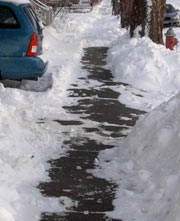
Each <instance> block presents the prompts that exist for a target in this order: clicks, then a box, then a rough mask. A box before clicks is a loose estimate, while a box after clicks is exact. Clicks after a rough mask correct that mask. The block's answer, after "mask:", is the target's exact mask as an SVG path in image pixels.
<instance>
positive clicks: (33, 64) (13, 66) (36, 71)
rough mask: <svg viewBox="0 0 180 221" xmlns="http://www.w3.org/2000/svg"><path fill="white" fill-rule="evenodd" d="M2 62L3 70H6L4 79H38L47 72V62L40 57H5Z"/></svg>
mask: <svg viewBox="0 0 180 221" xmlns="http://www.w3.org/2000/svg"><path fill="white" fill-rule="evenodd" d="M0 60H1V62H2V63H1V68H2V70H6V71H5V72H4V73H3V74H4V75H3V79H14V80H18V79H36V78H37V77H41V76H42V74H43V73H44V72H45V71H46V70H47V62H44V61H43V60H42V59H41V58H40V57H19V58H18V57H16V58H14V57H3V58H1V59H0ZM17 65H18V68H17Z"/></svg>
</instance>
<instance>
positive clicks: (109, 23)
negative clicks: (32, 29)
mask: <svg viewBox="0 0 180 221" xmlns="http://www.w3.org/2000/svg"><path fill="white" fill-rule="evenodd" d="M169 2H173V3H174V5H175V6H177V7H179V8H180V3H179V2H178V0H169ZM165 31H166V30H165ZM175 31H176V33H177V37H179V39H180V30H179V28H176V29H175ZM88 46H89V47H90V46H109V47H110V50H109V55H108V60H107V61H108V65H107V66H108V67H110V68H111V69H112V71H113V73H114V76H115V80H118V81H123V82H126V83H129V84H130V86H129V87H128V90H127V89H126V88H124V87H123V86H122V87H120V88H117V90H118V91H119V92H121V96H120V97H119V99H120V101H121V102H124V103H126V104H127V105H128V106H132V107H134V108H140V109H142V110H147V111H149V112H150V111H151V112H150V113H149V114H147V115H146V116H145V117H141V119H140V120H139V121H138V123H137V125H136V126H135V128H134V129H133V130H132V133H131V134H130V135H129V136H128V138H127V139H125V141H124V142H123V144H122V143H121V142H119V145H118V146H117V147H116V148H114V149H112V150H107V151H103V152H102V153H101V155H100V157H99V159H100V160H99V168H97V170H96V171H93V173H94V174H96V175H98V176H101V177H102V176H103V177H105V178H107V179H113V180H114V181H116V182H117V184H119V185H120V187H119V189H118V191H117V194H116V200H115V201H114V205H115V211H114V212H113V213H112V214H111V216H113V217H116V218H124V220H126V221H128V220H129V221H130V220H138V221H145V220H147V221H151V220H152V221H154V220H156V221H162V220H163V221H176V220H177V221H179V219H180V213H179V207H180V198H179V195H180V192H179V188H178V181H179V175H180V174H179V170H180V165H179V162H180V161H179V156H180V155H179V144H180V131H179V127H178V123H179V121H180V117H179V116H180V112H179V108H178V107H179V105H180V104H179V96H180V95H179V94H177V93H178V91H179V86H180V78H179V71H180V69H179V66H180V54H179V51H178V49H177V50H176V51H169V50H167V49H165V48H164V46H160V45H156V44H154V43H152V42H151V41H150V40H149V39H147V38H143V39H131V40H130V39H128V37H127V33H126V31H125V30H122V29H120V28H119V19H118V18H116V17H113V16H111V4H110V0H103V2H102V4H101V5H100V6H97V7H96V8H94V10H93V11H92V12H91V13H88V14H86V13H83V14H67V15H65V17H63V18H61V20H60V17H58V18H56V20H55V22H54V24H53V25H52V26H50V27H47V28H45V30H44V56H45V57H46V58H47V59H48V60H49V68H48V71H47V73H46V74H45V75H44V76H43V77H42V78H41V79H39V81H38V82H32V81H23V82H22V83H18V84H17V83H16V84H15V82H11V81H5V82H2V83H0V112H1V116H0V139H1V143H0V153H1V154H0V164H1V167H0V168H1V169H0V180H1V182H0V220H2V221H24V220H26V221H32V220H33V221H36V220H39V216H40V213H41V212H43V211H46V212H48V211H49V212H53V211H54V212H56V211H59V212H60V211H64V210H66V209H67V208H68V207H70V206H72V202H71V200H70V199H67V198H64V197H60V198H57V199H55V198H53V199H52V198H44V197H43V196H42V195H41V194H40V192H39V191H38V189H36V188H35V186H37V185H38V183H39V182H40V181H47V180H48V179H49V178H48V174H47V169H48V168H49V165H48V163H47V161H48V159H51V158H56V157H59V156H60V155H63V154H64V153H65V151H66V150H64V149H63V148H61V146H62V143H63V139H64V138H63V136H62V134H61V127H60V126H59V125H58V124H57V123H56V122H54V121H53V120H56V119H68V118H69V117H70V116H69V115H67V113H65V111H64V110H63V108H62V106H63V105H65V104H67V102H69V100H68V99H67V88H68V87H69V85H70V84H71V83H74V82H75V81H76V79H77V78H78V77H81V76H84V75H85V74H86V73H85V71H83V70H81V64H80V59H81V56H82V53H83V50H82V49H83V48H84V47H88ZM94 84H96V82H94ZM9 86H11V87H12V88H10V87H9ZM176 94H177V95H176ZM137 95H138V96H137ZM174 95H176V96H175V97H174V98H172V97H173V96H174ZM170 98H171V100H169V99H170ZM164 101H167V102H166V103H163V102H164ZM161 103H163V104H161ZM159 104H161V106H159V107H157V106H158V105H159ZM156 107H157V108H156ZM153 109H154V110H153ZM67 130H70V131H71V129H70V128H68V129H67ZM72 133H74V131H72Z"/></svg>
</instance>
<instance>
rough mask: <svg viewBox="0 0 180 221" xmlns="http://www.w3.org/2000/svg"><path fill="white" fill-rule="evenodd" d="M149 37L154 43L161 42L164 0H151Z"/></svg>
mask: <svg viewBox="0 0 180 221" xmlns="http://www.w3.org/2000/svg"><path fill="white" fill-rule="evenodd" d="M152 3H153V4H152V10H151V20H150V29H149V37H150V38H151V39H152V41H154V42H155V43H159V44H163V35H162V33H163V32H162V29H163V20H164V13H165V5H166V0H152Z"/></svg>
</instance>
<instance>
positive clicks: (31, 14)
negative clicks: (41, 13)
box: [24, 6, 41, 33]
mask: <svg viewBox="0 0 180 221" xmlns="http://www.w3.org/2000/svg"><path fill="white" fill-rule="evenodd" d="M24 11H25V13H26V15H27V17H28V18H29V20H30V22H31V24H32V25H33V26H34V28H35V29H36V30H37V31H38V33H41V27H40V25H39V20H38V18H37V16H36V14H35V12H34V11H33V9H32V7H31V6H26V7H25V8H24Z"/></svg>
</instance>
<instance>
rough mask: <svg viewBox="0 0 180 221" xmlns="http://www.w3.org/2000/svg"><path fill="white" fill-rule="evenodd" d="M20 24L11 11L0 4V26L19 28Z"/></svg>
mask: <svg viewBox="0 0 180 221" xmlns="http://www.w3.org/2000/svg"><path fill="white" fill-rule="evenodd" d="M19 27H20V25H19V23H18V21H17V18H16V17H15V15H14V13H13V11H12V10H11V9H10V8H8V7H5V6H0V28H19Z"/></svg>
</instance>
